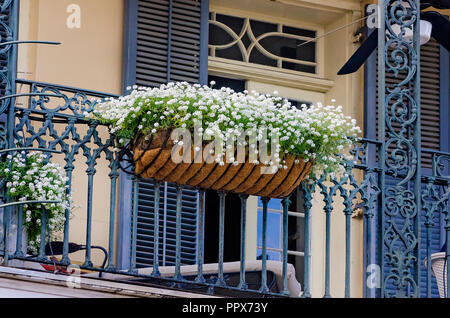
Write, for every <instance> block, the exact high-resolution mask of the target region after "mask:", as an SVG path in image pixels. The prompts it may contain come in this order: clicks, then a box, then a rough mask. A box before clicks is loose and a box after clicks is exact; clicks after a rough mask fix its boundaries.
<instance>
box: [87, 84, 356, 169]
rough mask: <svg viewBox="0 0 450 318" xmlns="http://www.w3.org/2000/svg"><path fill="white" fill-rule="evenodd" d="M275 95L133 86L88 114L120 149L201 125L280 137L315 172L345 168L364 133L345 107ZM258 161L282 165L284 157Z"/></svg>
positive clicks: (206, 131)
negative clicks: (142, 137)
mask: <svg viewBox="0 0 450 318" xmlns="http://www.w3.org/2000/svg"><path fill="white" fill-rule="evenodd" d="M211 84H212V83H211ZM274 95H275V96H271V95H269V94H259V93H257V92H255V91H252V92H251V93H249V92H248V91H244V92H242V93H240V92H234V91H233V90H232V89H230V88H225V87H222V88H221V89H214V88H212V87H208V86H206V85H204V86H202V85H199V84H194V85H191V84H188V83H187V82H178V83H169V84H166V85H161V86H160V87H154V88H150V87H136V86H135V87H133V91H131V92H130V94H129V95H126V96H121V97H119V98H116V99H114V98H109V99H106V100H103V101H101V100H98V101H97V104H96V106H95V109H94V110H93V111H92V112H91V113H86V114H85V115H86V117H87V118H89V119H94V120H98V121H100V122H102V123H103V124H107V125H109V129H110V132H111V133H112V134H114V135H115V136H116V137H117V140H118V142H119V147H124V146H125V145H126V144H127V143H128V142H129V141H130V140H132V139H133V138H134V137H135V136H137V135H138V134H143V135H149V134H155V133H157V132H158V130H160V129H172V128H187V129H189V130H190V131H194V127H197V126H198V125H200V128H201V131H200V130H199V131H200V134H201V135H202V137H203V138H204V139H215V140H222V141H227V140H233V141H236V140H239V136H240V135H241V133H242V131H245V132H246V133H247V136H255V137H256V139H257V140H258V141H259V142H260V143H261V142H262V143H265V144H267V146H268V147H270V146H271V143H272V139H273V137H274V136H275V135H278V137H279V138H278V142H279V145H278V147H277V150H278V151H279V152H280V153H285V154H291V155H294V156H298V157H302V158H303V159H305V160H306V161H309V160H311V161H312V162H313V164H314V165H313V170H314V171H323V170H325V171H328V172H337V171H342V170H343V166H342V164H343V160H344V159H345V157H344V156H343V155H342V154H341V153H342V152H344V151H345V149H346V148H347V147H348V146H349V145H350V144H351V143H352V142H353V140H352V138H351V137H354V136H357V135H358V134H359V133H360V132H361V130H360V128H359V127H357V126H356V121H355V120H353V119H352V118H350V117H348V116H345V115H344V114H343V112H342V107H341V106H337V107H335V106H323V105H321V104H317V105H313V106H310V107H307V106H306V105H302V106H301V107H300V108H296V107H294V106H292V105H291V104H290V102H289V101H288V100H286V99H283V98H281V97H279V96H277V94H275V93H274ZM269 137H270V138H269ZM225 151H226V147H223V152H222V153H216V154H215V155H216V158H215V159H216V162H218V163H219V164H223V163H224V160H225V158H226V156H225ZM249 151H251V152H253V153H254V154H257V153H258V147H251V146H250V147H249ZM253 161H255V162H256V161H257V160H253ZM260 161H262V162H268V164H272V165H278V166H279V168H283V165H282V163H281V162H280V161H276V160H270V161H269V160H265V159H264V160H261V159H260ZM314 171H313V174H312V175H314Z"/></svg>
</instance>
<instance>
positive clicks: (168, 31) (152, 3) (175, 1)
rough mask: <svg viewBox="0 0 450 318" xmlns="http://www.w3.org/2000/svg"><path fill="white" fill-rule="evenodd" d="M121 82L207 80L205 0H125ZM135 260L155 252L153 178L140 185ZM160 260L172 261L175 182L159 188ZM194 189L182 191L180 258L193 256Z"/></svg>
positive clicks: (149, 259) (142, 261)
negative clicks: (122, 75)
mask: <svg viewBox="0 0 450 318" xmlns="http://www.w3.org/2000/svg"><path fill="white" fill-rule="evenodd" d="M126 6H127V18H126V21H125V24H126V30H125V33H126V36H125V47H126V50H125V57H124V59H125V60H124V67H125V70H124V79H125V80H124V87H126V86H129V85H133V84H136V85H138V86H151V87H153V86H159V85H161V84H164V83H167V82H172V81H173V82H176V81H187V82H190V83H201V84H206V81H207V75H208V74H207V72H208V70H207V67H208V64H207V59H208V51H207V45H208V43H207V40H208V34H207V32H208V11H209V8H208V0H201V1H200V0H131V1H129V2H128V1H127V4H126ZM138 191H139V193H138V223H137V242H136V243H137V244H136V263H137V265H138V266H151V265H152V264H153V255H154V250H153V249H154V245H153V243H154V217H153V216H154V210H153V208H154V201H153V200H154V183H153V181H152V180H141V181H140V182H139V187H138ZM160 196H161V197H160V211H159V212H160V223H159V242H160V246H159V255H160V259H159V262H160V265H163V266H164V265H166V266H168V265H174V264H175V244H176V242H175V235H176V230H175V229H176V226H175V215H176V187H175V185H174V184H169V183H163V184H162V186H161V192H160ZM197 208H198V193H197V191H196V190H195V189H192V188H189V187H185V188H184V189H183V192H182V226H181V227H182V230H181V263H182V264H193V263H195V260H196V242H197V236H196V233H197Z"/></svg>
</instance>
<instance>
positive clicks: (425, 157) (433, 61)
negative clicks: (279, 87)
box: [365, 31, 450, 297]
mask: <svg viewBox="0 0 450 318" xmlns="http://www.w3.org/2000/svg"><path fill="white" fill-rule="evenodd" d="M375 32H376V31H375ZM441 50H445V49H443V48H441V47H440V46H439V44H438V43H437V42H436V41H435V40H434V39H431V40H430V41H429V42H428V43H426V44H425V45H422V46H421V62H420V78H421V101H420V102H421V146H422V148H425V149H431V150H438V151H439V150H440V151H448V150H449V149H448V145H445V144H444V140H448V136H449V133H450V130H449V125H444V126H442V125H441V116H443V114H444V113H447V114H448V110H447V112H444V111H443V109H442V108H443V107H446V108H447V109H448V108H449V105H448V103H445V101H441V96H442V92H441V89H445V90H447V93H446V94H448V84H447V86H446V88H445V85H442V83H441V80H443V77H442V74H441V70H442V68H443V67H446V68H448V62H446V63H445V66H443V65H441V59H442V57H441V53H442V52H441ZM388 56H389V55H388ZM445 56H446V57H447V58H448V55H447V54H446V55H445ZM370 63H372V65H366V74H365V78H366V120H365V122H366V127H365V131H366V136H367V137H369V138H376V139H378V138H379V137H378V87H377V86H378V85H377V83H378V74H377V71H376V70H377V68H378V59H377V54H376V53H375V54H374V55H373V56H371V58H370V59H369V61H368V64H370ZM444 73H445V74H447V75H448V70H447V71H446V72H444ZM373 75H376V77H375V79H376V80H375V81H371V80H370V78H371V77H373ZM386 76H387V77H386V87H387V88H390V87H392V86H393V85H394V84H395V83H398V82H399V81H401V80H402V79H404V78H405V74H403V73H400V74H399V77H398V78H395V77H393V75H392V73H388V72H386ZM444 80H445V81H446V82H447V83H448V79H444ZM368 83H369V84H368ZM373 93H375V96H374V95H373ZM372 97H373V99H374V100H375V103H373V102H371V101H369V99H370V98H372ZM374 106H375V111H373V110H371V109H370V108H371V107H374ZM373 117H375V118H376V125H371V124H370V123H371V121H370V120H369V119H370V118H373ZM393 128H394V130H396V131H399V129H400V126H399V125H398V124H397V123H393ZM446 138H447V139H446ZM393 148H394V146H393V145H392V147H390V149H393ZM421 163H422V169H423V172H425V173H427V171H430V169H431V165H432V163H431V154H424V153H422V158H421ZM386 183H387V184H388V185H389V184H391V185H392V186H394V185H396V184H397V182H396V180H395V179H394V177H392V176H389V175H387V176H386ZM434 220H435V221H437V222H436V223H435V226H434V227H433V228H432V234H431V237H432V239H431V240H432V241H431V246H432V247H431V250H432V253H434V252H438V251H439V250H440V248H441V241H440V237H441V224H440V222H439V220H440V217H439V215H435V217H434ZM395 223H396V225H397V226H398V227H402V226H403V225H404V224H403V221H402V219H401V218H398V220H395ZM420 224H421V229H420V231H421V233H422V234H421V240H420V252H421V260H420V262H421V264H420V266H421V274H420V285H421V293H422V295H421V296H422V297H425V296H426V279H427V276H426V268H425V267H424V265H423V258H424V257H425V255H426V234H425V233H426V228H425V225H424V224H425V216H424V211H422V212H421V220H420ZM378 244H381V243H380V242H376V245H377V246H376V250H378ZM385 269H386V270H388V267H387V266H386V268H385ZM386 288H387V289H388V290H389V289H391V290H392V291H393V290H394V288H395V287H394V286H391V285H389V284H388V285H387V286H386ZM431 292H432V297H439V293H438V290H437V285H436V282H435V278H434V276H433V277H432V290H431Z"/></svg>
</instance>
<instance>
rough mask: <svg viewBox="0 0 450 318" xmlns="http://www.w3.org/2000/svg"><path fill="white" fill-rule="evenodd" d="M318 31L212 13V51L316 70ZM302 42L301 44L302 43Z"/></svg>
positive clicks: (228, 56)
mask: <svg viewBox="0 0 450 318" xmlns="http://www.w3.org/2000/svg"><path fill="white" fill-rule="evenodd" d="M315 37H316V31H313V30H306V29H300V28H296V27H292V26H286V25H283V24H280V23H270V22H264V21H259V20H254V19H250V18H248V17H236V16H230V15H225V14H220V13H216V12H211V13H210V20H209V55H210V56H212V57H220V58H225V59H230V60H236V61H242V62H246V63H254V64H261V65H266V66H272V67H276V68H282V69H289V70H294V71H299V72H306V73H312V74H316V72H317V68H316V66H317V59H316V42H314V41H311V42H308V43H306V44H304V45H301V44H303V43H305V42H307V41H310V40H312V39H314V38H315ZM299 45H301V46H299Z"/></svg>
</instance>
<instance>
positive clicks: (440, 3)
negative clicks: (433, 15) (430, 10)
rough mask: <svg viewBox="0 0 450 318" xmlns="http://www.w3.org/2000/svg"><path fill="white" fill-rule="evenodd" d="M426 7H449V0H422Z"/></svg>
mask: <svg viewBox="0 0 450 318" xmlns="http://www.w3.org/2000/svg"><path fill="white" fill-rule="evenodd" d="M424 2H425V4H426V5H427V7H430V6H431V7H434V8H436V9H450V0H427V1H424Z"/></svg>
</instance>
